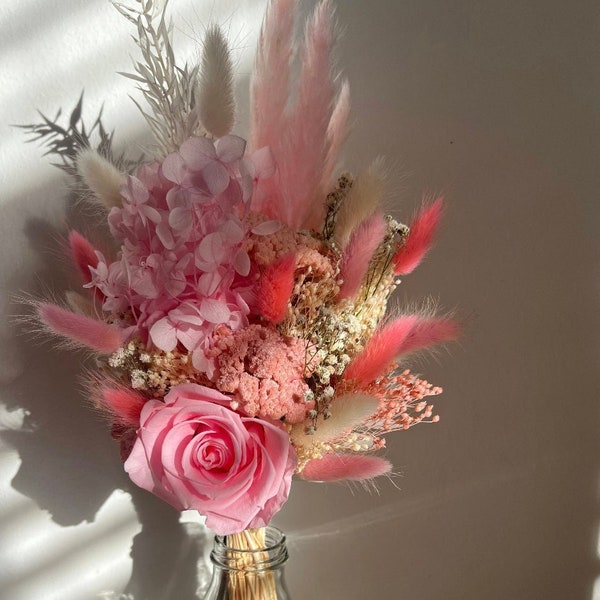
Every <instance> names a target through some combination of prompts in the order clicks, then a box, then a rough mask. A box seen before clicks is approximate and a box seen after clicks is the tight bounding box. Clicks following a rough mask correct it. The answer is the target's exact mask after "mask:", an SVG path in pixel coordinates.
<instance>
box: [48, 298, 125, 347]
mask: <svg viewBox="0 0 600 600" xmlns="http://www.w3.org/2000/svg"><path fill="white" fill-rule="evenodd" d="M37 314H38V318H39V320H40V321H41V322H42V323H43V324H44V325H45V326H46V328H47V329H48V331H50V332H51V333H54V334H56V335H59V336H62V337H65V338H68V339H69V340H70V341H71V342H73V343H74V344H75V345H77V346H84V347H85V348H90V349H91V350H94V351H96V352H99V353H100V354H112V353H113V352H115V351H116V350H118V349H119V347H120V346H121V345H122V344H123V342H124V339H123V336H124V332H122V331H121V330H120V329H118V328H117V327H114V326H112V325H109V324H108V323H104V322H103V321H98V320H96V319H91V318H90V317H86V316H84V315H78V314H76V313H74V312H71V311H69V310H65V309H64V308H60V306H56V305H55V304H49V303H46V302H40V303H39V304H38V305H37Z"/></svg>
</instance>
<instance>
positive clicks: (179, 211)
mask: <svg viewBox="0 0 600 600" xmlns="http://www.w3.org/2000/svg"><path fill="white" fill-rule="evenodd" d="M245 145H246V143H245V141H244V140H243V139H242V138H239V137H237V136H233V135H229V136H225V137H223V138H221V139H219V140H217V141H216V142H213V141H212V140H209V139H207V138H200V137H192V138H189V139H188V140H186V141H185V142H184V143H183V144H182V145H181V147H180V148H179V151H178V152H173V153H171V154H169V155H168V156H167V157H166V158H165V159H164V160H163V161H162V163H158V162H155V163H150V164H147V165H142V166H141V167H140V168H139V169H138V170H137V171H136V173H135V175H132V176H128V177H127V179H126V181H125V183H124V184H123V185H122V186H121V197H122V204H123V205H122V207H113V208H112V209H111V211H110V214H109V225H110V230H111V233H112V235H113V236H114V237H115V238H116V239H117V240H119V241H121V242H122V247H121V251H120V253H119V255H118V256H117V259H116V260H114V261H112V262H111V261H109V260H106V259H105V258H104V256H102V255H101V254H99V253H98V263H97V265H96V266H95V267H93V268H91V274H92V281H91V283H90V284H88V287H95V288H97V289H98V290H100V291H101V292H102V294H103V299H104V300H103V309H104V310H105V311H107V312H110V313H123V312H126V311H130V313H131V318H132V319H133V320H135V325H136V326H137V331H136V332H135V334H136V337H139V338H140V339H141V340H142V341H144V342H150V343H151V344H152V345H153V346H155V347H156V348H159V349H161V350H164V351H171V350H173V349H175V347H176V346H177V345H178V344H181V345H182V347H183V348H185V349H186V350H187V351H189V352H191V353H194V355H195V356H194V363H195V364H197V365H203V364H206V359H205V357H204V350H203V349H204V347H205V346H206V342H207V340H208V337H209V336H210V335H211V334H212V332H213V330H214V327H215V325H216V324H217V323H225V324H227V325H228V326H229V327H230V328H231V329H238V328H239V327H243V326H244V325H246V324H247V315H248V311H249V309H248V305H247V302H246V300H245V299H244V293H245V291H246V289H247V288H248V286H249V284H250V280H249V278H248V276H249V275H250V258H249V256H248V253H247V251H246V249H245V248H244V245H243V241H244V237H245V229H244V225H243V224H242V222H241V221H240V219H239V217H238V214H241V213H242V212H243V206H244V203H245V202H246V201H247V200H248V198H249V195H250V194H251V193H252V186H253V179H252V176H251V175H250V174H246V173H249V172H250V173H254V172H255V171H256V169H251V168H250V167H251V166H252V160H251V159H250V158H246V159H244V163H243V165H242V164H241V161H242V157H243V154H244V150H245ZM242 171H243V173H244V175H243V174H242Z"/></svg>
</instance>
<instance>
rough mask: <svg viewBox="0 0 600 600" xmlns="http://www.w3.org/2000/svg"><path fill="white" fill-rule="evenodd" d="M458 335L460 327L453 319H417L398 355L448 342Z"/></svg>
mask: <svg viewBox="0 0 600 600" xmlns="http://www.w3.org/2000/svg"><path fill="white" fill-rule="evenodd" d="M459 335H460V325H459V324H458V322H457V321H455V320H454V319H448V318H445V317H441V318H435V317H432V318H419V319H418V320H417V321H416V322H415V323H414V325H413V327H412V328H411V331H410V332H409V334H408V335H407V336H406V337H405V338H404V340H403V342H402V344H401V347H400V349H399V350H400V351H399V354H408V353H409V352H414V351H416V350H421V349H423V348H428V347H429V346H433V345H434V344H441V343H443V342H449V341H452V340H455V339H456V338H458V337H459Z"/></svg>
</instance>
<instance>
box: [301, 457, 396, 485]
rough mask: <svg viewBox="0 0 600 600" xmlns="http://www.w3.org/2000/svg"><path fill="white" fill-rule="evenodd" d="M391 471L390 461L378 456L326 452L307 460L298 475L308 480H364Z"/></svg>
mask: <svg viewBox="0 0 600 600" xmlns="http://www.w3.org/2000/svg"><path fill="white" fill-rule="evenodd" d="M391 471H392V465H391V463H390V462H389V461H387V460H386V459H385V458H381V457H379V456H365V455H361V454H326V455H325V456H324V457H323V458H320V459H313V460H309V461H308V462H307V463H306V466H305V467H304V469H303V470H302V472H301V473H300V477H301V478H302V479H306V480H308V481H342V480H344V479H346V480H350V481H364V480H366V479H374V478H375V477H379V476H380V475H386V474H388V473H390V472H391Z"/></svg>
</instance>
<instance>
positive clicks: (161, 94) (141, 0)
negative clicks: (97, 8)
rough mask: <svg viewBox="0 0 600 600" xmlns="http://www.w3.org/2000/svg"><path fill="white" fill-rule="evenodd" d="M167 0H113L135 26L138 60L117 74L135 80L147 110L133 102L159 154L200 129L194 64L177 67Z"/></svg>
mask: <svg viewBox="0 0 600 600" xmlns="http://www.w3.org/2000/svg"><path fill="white" fill-rule="evenodd" d="M167 4H168V1H167V0H165V1H164V2H159V3H157V2H155V1H153V0H135V5H137V6H133V7H132V6H128V5H127V4H126V3H124V2H119V1H117V0H113V5H114V6H115V8H116V9H117V10H118V11H119V12H120V13H121V14H122V15H123V16H124V17H125V18H126V19H127V20H129V21H130V22H131V23H133V24H134V25H135V27H136V30H137V31H136V35H134V36H133V39H134V40H135V43H136V44H137V46H138V47H139V49H140V51H141V54H142V60H141V61H137V62H135V63H134V65H133V68H134V71H135V73H121V75H123V76H125V77H127V78H129V79H132V80H133V81H137V82H138V84H139V85H138V89H139V90H140V91H141V92H142V95H143V97H144V100H145V101H146V102H147V104H148V106H149V107H150V111H149V112H148V111H146V110H144V109H143V108H142V107H141V106H140V104H139V103H138V102H137V101H136V100H135V99H134V102H135V104H136V106H137V107H138V109H139V110H140V112H141V113H142V115H143V116H144V118H145V119H146V122H147V123H148V125H149V126H150V128H151V130H152V133H153V134H154V138H155V140H156V145H157V150H158V152H159V153H160V154H162V155H163V156H164V155H165V154H168V153H170V152H173V151H174V150H176V149H177V148H178V147H179V146H180V145H181V144H182V143H183V142H184V141H185V140H186V139H187V138H189V137H190V136H192V135H203V134H204V131H203V128H202V125H201V123H200V119H199V117H198V112H197V110H196V109H195V106H196V99H195V90H196V87H197V82H198V66H195V67H193V68H191V69H190V68H189V67H188V66H187V65H185V66H184V67H182V68H180V67H178V66H177V64H176V61H175V54H174V52H173V45H172V41H171V38H172V24H171V23H170V22H167V20H166V14H165V13H166V9H167Z"/></svg>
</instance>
